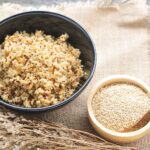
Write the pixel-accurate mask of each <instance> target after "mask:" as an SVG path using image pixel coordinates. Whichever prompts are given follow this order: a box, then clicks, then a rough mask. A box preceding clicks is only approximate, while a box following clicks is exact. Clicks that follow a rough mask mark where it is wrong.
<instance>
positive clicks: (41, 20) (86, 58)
mask: <svg viewBox="0 0 150 150" xmlns="http://www.w3.org/2000/svg"><path fill="white" fill-rule="evenodd" d="M36 30H42V31H44V32H45V34H51V35H53V36H54V37H58V36H60V35H61V34H63V33H68V34H69V40H68V42H69V43H70V44H71V45H73V46H74V47H75V48H79V49H80V51H81V56H80V59H81V60H82V65H83V66H84V70H85V71H86V72H87V76H86V77H84V78H83V79H81V82H80V86H79V88H78V89H77V90H76V92H75V94H79V93H80V92H81V91H82V90H83V88H84V87H85V86H86V85H87V83H88V82H89V80H90V79H91V77H92V75H93V72H94V69H95V49H94V46H93V44H92V41H91V39H90V37H89V35H88V34H87V32H86V31H85V30H84V29H83V28H82V27H81V26H80V25H79V24H77V23H76V22H74V21H73V20H71V19H69V18H67V17H65V16H62V15H59V14H56V13H50V12H41V11H35V12H26V13H22V14H18V15H15V16H12V17H9V18H7V19H5V20H3V21H2V22H0V33H1V34H0V43H2V42H3V41H4V39H5V37H6V36H7V35H11V34H13V33H14V32H16V31H26V32H28V33H32V32H35V31H36ZM77 92H78V93H77ZM76 96H77V95H75V96H74V98H75V97H76Z"/></svg>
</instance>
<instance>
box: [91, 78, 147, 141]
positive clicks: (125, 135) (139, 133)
mask: <svg viewBox="0 0 150 150" xmlns="http://www.w3.org/2000/svg"><path fill="white" fill-rule="evenodd" d="M118 82H128V83H132V84H133V85H137V86H139V87H140V88H142V89H143V90H144V91H145V92H146V93H150V88H149V87H148V86H147V85H146V84H145V83H144V82H142V81H140V80H138V79H136V78H134V77H130V76H127V75H113V76H111V77H107V78H105V79H103V80H102V81H100V82H99V83H98V84H97V86H95V87H94V88H93V90H92V91H91V93H90V95H89V98H88V115H89V120H90V123H91V124H92V126H93V127H94V129H95V130H96V131H97V132H98V133H99V134H100V135H101V136H103V137H104V138H106V139H107V140H109V141H112V142H116V143H130V142H134V141H136V140H138V139H140V138H142V137H143V136H144V135H146V134H147V133H148V132H150V121H149V122H148V123H147V124H146V125H145V126H144V127H142V128H140V129H138V130H136V131H131V132H117V131H112V130H110V129H108V128H106V127H105V126H103V125H102V124H101V123H100V122H98V121H97V120H96V118H95V116H94V114H93V110H92V106H91V102H92V99H93V96H94V95H95V94H96V92H97V91H98V89H99V88H102V87H104V86H106V85H109V84H112V83H118Z"/></svg>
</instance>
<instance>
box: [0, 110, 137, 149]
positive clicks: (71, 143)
mask: <svg viewBox="0 0 150 150" xmlns="http://www.w3.org/2000/svg"><path fill="white" fill-rule="evenodd" d="M0 148H1V149H2V150H17V149H19V150H32V149H38V150H46V149H53V150H79V149H80V150H95V149H96V150H104V149H105V150H135V148H133V147H125V146H120V145H116V144H113V143H110V142H107V141H105V140H103V139H102V138H100V137H97V136H95V135H93V134H91V133H88V132H84V131H79V130H74V129H69V128H67V127H65V126H63V125H60V124H57V123H49V122H46V121H39V120H36V119H34V120H30V119H27V118H26V117H23V116H19V115H17V114H14V113H12V112H10V111H8V110H7V109H5V108H3V107H0Z"/></svg>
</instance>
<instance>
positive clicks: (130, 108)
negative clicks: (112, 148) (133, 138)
mask: <svg viewBox="0 0 150 150" xmlns="http://www.w3.org/2000/svg"><path fill="white" fill-rule="evenodd" d="M92 109H93V113H94V115H95V117H96V119H97V120H98V121H99V122H100V123H101V124H102V125H104V126H105V127H107V128H109V129H111V130H115V131H119V132H124V131H125V130H126V129H129V128H132V127H133V126H135V125H136V124H137V123H138V122H139V121H140V120H141V119H142V117H143V116H144V115H145V114H146V113H147V112H148V111H149V110H150V98H149V97H148V95H147V94H146V93H145V92H144V91H143V90H142V89H141V88H139V87H137V86H135V85H131V84H127V83H117V84H111V85H108V86H106V87H104V88H101V89H99V90H98V92H97V93H96V94H95V96H94V98H93V100H92Z"/></svg>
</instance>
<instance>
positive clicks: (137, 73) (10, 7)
mask: <svg viewBox="0 0 150 150" xmlns="http://www.w3.org/2000/svg"><path fill="white" fill-rule="evenodd" d="M148 9H149V8H148V6H147V5H146V2H145V1H144V0H137V1H132V0H129V1H121V2H120V3H112V1H111V0H94V1H88V2H77V3H63V4H60V5H57V6H46V5H44V4H41V5H40V6H38V5H35V6H32V5H30V6H27V5H19V4H12V3H4V4H2V5H1V6H0V19H4V18H5V17H8V16H10V15H12V14H16V13H19V12H23V11H29V10H47V11H54V12H58V13H61V14H64V15H66V16H68V17H70V18H72V19H74V20H75V21H77V22H78V23H79V24H81V25H82V26H83V27H84V28H85V29H86V30H87V31H88V32H89V34H90V35H91V37H92V39H93V41H94V44H95V46H96V51H97V66H96V71H95V74H94V77H93V79H92V81H91V82H90V84H89V85H88V86H87V88H86V89H85V90H84V91H83V92H82V93H81V94H80V96H79V97H78V98H77V99H76V100H74V101H73V102H71V103H69V104H68V105H65V106H63V107H61V108H59V109H57V110H54V111H51V112H45V113H43V114H38V115H37V116H38V117H40V118H41V119H45V120H48V121H54V122H60V123H63V124H64V125H67V126H68V127H71V128H74V129H81V130H85V131H89V132H94V130H93V129H92V127H91V125H90V124H89V122H88V115H87V99H88V95H89V93H90V91H91V89H92V88H93V86H94V85H95V84H96V83H97V82H98V81H100V80H101V79H102V78H104V77H107V76H109V75H114V74H127V75H131V76H134V77H137V78H139V79H141V80H143V81H145V82H146V83H147V84H148V85H150V53H149V50H150V33H149V20H148V19H149V11H148ZM79 40H80V39H79ZM133 145H137V147H139V149H142V150H148V149H149V148H150V134H149V135H147V136H145V137H144V138H143V139H141V140H139V141H138V142H136V143H133Z"/></svg>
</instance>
